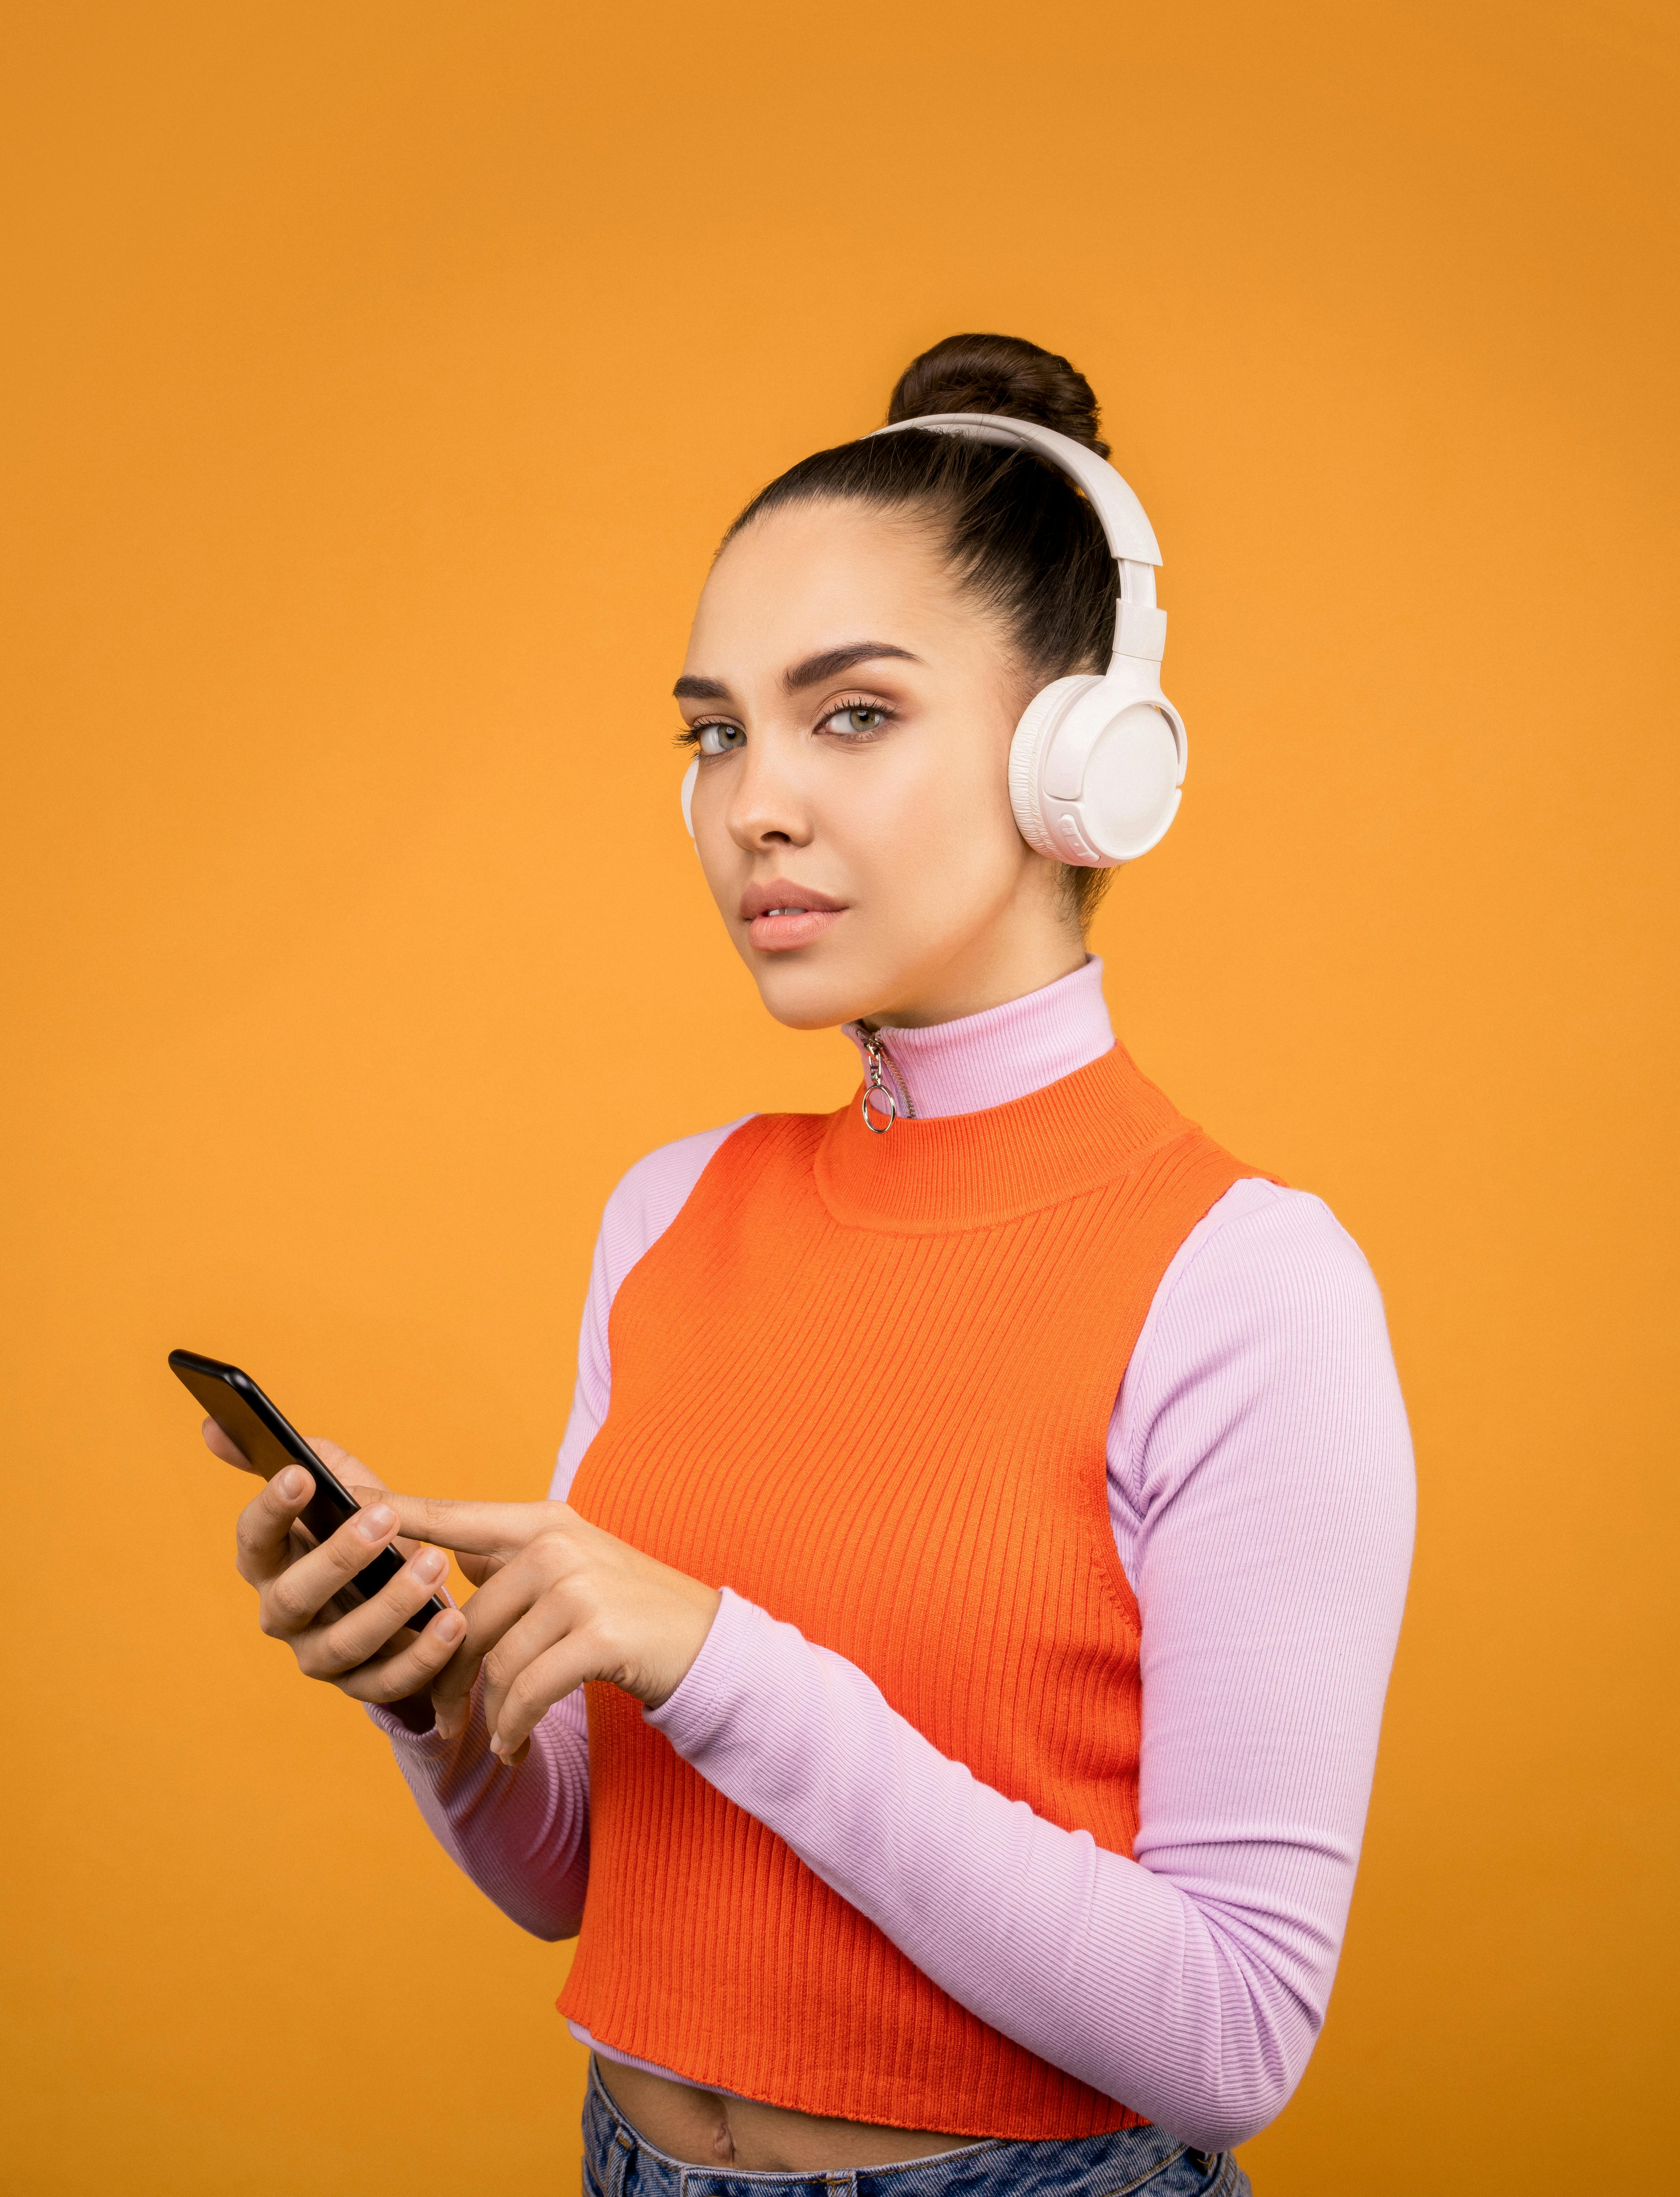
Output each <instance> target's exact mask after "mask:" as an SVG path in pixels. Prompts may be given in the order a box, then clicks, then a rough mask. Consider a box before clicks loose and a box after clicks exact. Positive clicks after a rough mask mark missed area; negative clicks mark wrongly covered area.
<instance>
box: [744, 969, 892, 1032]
mask: <svg viewBox="0 0 1680 2197" xmlns="http://www.w3.org/2000/svg"><path fill="white" fill-rule="evenodd" d="M752 975H753V981H754V983H756V985H757V987H758V996H759V998H760V999H761V1000H763V1002H764V1005H765V1006H766V1008H767V1009H768V1011H769V1012H770V1013H771V1014H772V1015H773V1016H774V1017H775V1018H776V1020H777V1021H778V1022H779V1023H782V1024H783V1025H784V1026H785V1028H786V1029H799V1030H816V1029H838V1028H839V1027H840V1025H841V1023H849V1022H855V1021H856V1020H857V1018H858V1017H859V1016H860V1015H864V1014H867V1013H868V1012H869V1009H868V1006H866V1004H865V1001H866V999H867V996H868V990H867V987H866V986H865V985H864V984H862V983H860V982H859V981H858V980H857V979H856V978H855V977H854V978H852V979H851V980H848V978H847V977H846V975H845V974H844V972H843V971H840V970H837V969H823V968H820V967H817V966H814V965H811V964H809V963H807V964H806V965H804V966H801V965H799V961H798V957H797V955H795V954H775V955H770V954H766V955H765V956H764V957H763V961H762V965H759V966H756V967H755V968H754V969H753V972H752Z"/></svg>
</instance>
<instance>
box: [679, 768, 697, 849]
mask: <svg viewBox="0 0 1680 2197" xmlns="http://www.w3.org/2000/svg"><path fill="white" fill-rule="evenodd" d="M699 775H700V758H699V756H695V758H694V760H693V762H691V763H690V764H689V766H688V768H687V769H686V771H684V773H683V774H682V826H683V829H684V831H686V832H687V834H688V836H689V838H691V839H692V838H693V837H694V781H695V780H696V779H697V778H698V776H699Z"/></svg>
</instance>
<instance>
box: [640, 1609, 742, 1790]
mask: <svg viewBox="0 0 1680 2197" xmlns="http://www.w3.org/2000/svg"><path fill="white" fill-rule="evenodd" d="M721 1592H722V1600H721V1603H720V1604H719V1606H718V1612H717V1615H716V1616H715V1618H713V1620H712V1623H711V1630H710V1632H708V1633H707V1635H706V1637H705V1639H704V1643H702V1645H701V1649H700V1652H699V1654H698V1655H697V1656H696V1657H695V1658H694V1661H693V1662H692V1664H691V1665H690V1666H689V1668H688V1674H687V1676H686V1678H684V1679H683V1681H682V1683H681V1685H680V1686H679V1687H678V1688H677V1690H676V1691H675V1693H674V1694H673V1695H672V1696H670V1698H669V1700H668V1701H663V1702H662V1703H661V1705H660V1706H659V1707H658V1708H657V1709H644V1710H643V1711H642V1715H643V1717H644V1718H645V1719H646V1721H647V1722H648V1723H649V1724H651V1725H652V1726H653V1728H654V1730H656V1731H662V1732H663V1733H664V1735H665V1736H666V1738H667V1739H668V1740H669V1742H671V1745H672V1746H673V1747H674V1748H675V1749H676V1751H677V1753H678V1754H681V1756H683V1757H684V1759H686V1760H688V1761H692V1760H693V1759H694V1757H695V1756H696V1755H698V1754H704V1751H705V1749H706V1748H707V1747H708V1746H709V1745H710V1742H712V1741H713V1740H715V1738H716V1737H717V1736H718V1735H719V1734H720V1733H721V1731H722V1730H723V1728H724V1726H725V1725H727V1723H728V1722H729V1719H730V1718H731V1717H732V1716H733V1713H735V1711H736V1710H737V1709H738V1708H739V1706H740V1702H741V1698H742V1695H743V1692H744V1690H746V1689H748V1688H750V1685H751V1684H752V1678H753V1671H754V1658H753V1655H752V1642H753V1640H754V1638H755V1637H756V1635H757V1634H758V1633H759V1631H760V1628H761V1627H762V1626H763V1625H764V1624H765V1622H766V1618H765V1613H764V1612H763V1611H762V1609H759V1607H758V1605H757V1604H756V1603H751V1602H748V1601H746V1600H745V1599H744V1597H742V1596H740V1595H739V1594H737V1593H736V1592H735V1590H734V1589H733V1587H728V1586H726V1587H725V1588H723V1589H722V1591H721Z"/></svg>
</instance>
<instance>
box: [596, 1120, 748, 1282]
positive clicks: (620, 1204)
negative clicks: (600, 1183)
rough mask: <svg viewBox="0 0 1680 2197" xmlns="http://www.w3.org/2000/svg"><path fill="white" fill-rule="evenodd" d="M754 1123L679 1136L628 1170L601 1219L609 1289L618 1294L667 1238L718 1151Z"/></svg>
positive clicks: (602, 1255) (727, 1124) (736, 1123)
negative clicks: (650, 1250)
mask: <svg viewBox="0 0 1680 2197" xmlns="http://www.w3.org/2000/svg"><path fill="white" fill-rule="evenodd" d="M753 1119H754V1116H752V1115H750V1114H742V1115H740V1116H738V1117H737V1118H736V1119H735V1120H734V1121H733V1122H725V1123H724V1124H723V1126H722V1127H721V1128H717V1129H699V1130H697V1131H696V1132H695V1133H694V1134H693V1135H692V1136H691V1137H678V1138H677V1139H675V1141H674V1142H673V1143H671V1144H669V1145H658V1146H656V1147H655V1149H654V1150H653V1151H651V1152H646V1153H644V1154H643V1156H642V1157H641V1158H640V1159H639V1160H638V1161H637V1162H635V1165H634V1167H631V1168H626V1169H625V1171H624V1173H623V1174H622V1175H621V1176H620V1177H619V1178H618V1180H617V1183H616V1184H615V1185H614V1186H613V1189H612V1192H611V1196H610V1197H608V1199H607V1201H606V1206H605V1210H604V1211H603V1213H602V1214H601V1232H600V1249H599V1252H598V1256H599V1257H600V1258H601V1259H602V1260H603V1261H604V1262H605V1267H606V1270H607V1271H606V1276H605V1278H606V1280H607V1283H608V1285H609V1287H610V1288H611V1289H616V1288H617V1284H618V1283H619V1282H620V1281H622V1280H623V1277H624V1276H625V1275H626V1274H627V1273H628V1272H629V1270H630V1268H631V1267H633V1266H634V1264H635V1262H636V1261H637V1260H638V1259H639V1258H640V1256H641V1255H642V1253H643V1252H644V1251H646V1249H648V1247H649V1246H650V1245H651V1244H652V1243H657V1242H658V1238H660V1237H661V1236H663V1234H664V1232H665V1231H666V1229H668V1228H669V1226H670V1225H671V1223H672V1221H673V1220H675V1219H676V1217H677V1215H678V1214H679V1213H681V1210H682V1209H683V1207H684V1206H685V1205H686V1203H687V1202H688V1197H689V1193H690V1191H692V1189H693V1187H694V1185H695V1184H696V1183H697V1182H698V1180H700V1177H701V1176H702V1175H703V1174H704V1173H705V1171H706V1169H707V1168H708V1167H709V1166H710V1163H711V1162H712V1160H713V1158H714V1157H715V1155H716V1154H717V1152H718V1151H720V1150H721V1147H722V1146H723V1145H725V1144H727V1141H728V1139H730V1138H731V1137H733V1135H734V1133H735V1132H736V1130H737V1129H739V1128H740V1127H742V1126H743V1124H744V1123H745V1122H750V1121H751V1120H753Z"/></svg>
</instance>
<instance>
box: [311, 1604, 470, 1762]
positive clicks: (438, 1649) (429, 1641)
mask: <svg viewBox="0 0 1680 2197" xmlns="http://www.w3.org/2000/svg"><path fill="white" fill-rule="evenodd" d="M465 1625H466V1619H465V1618H464V1617H463V1616H462V1615H461V1612H460V1610H458V1609H446V1610H445V1611H444V1612H443V1615H442V1616H441V1617H434V1618H433V1619H432V1622H431V1623H430V1624H429V1625H428V1626H426V1628H425V1629H424V1631H423V1632H421V1633H420V1637H419V1638H418V1639H416V1638H414V1637H413V1636H411V1635H410V1634H408V1633H407V1632H400V1633H398V1635H397V1640H398V1642H400V1643H402V1644H401V1645H394V1646H391V1647H389V1648H386V1649H384V1650H383V1651H381V1652H380V1653H379V1654H378V1655H372V1656H370V1657H369V1658H368V1661H366V1662H365V1663H362V1664H358V1665H357V1667H356V1669H355V1670H353V1671H346V1672H345V1674H344V1676H343V1677H342V1678H334V1679H333V1684H334V1685H335V1686H337V1687H338V1689H339V1692H340V1693H345V1694H348V1695H349V1696H350V1699H351V1700H352V1701H407V1700H408V1696H410V1695H411V1694H423V1693H426V1692H428V1691H429V1690H430V1689H431V1686H432V1681H433V1679H434V1678H436V1677H437V1673H438V1672H439V1671H441V1670H442V1669H443V1666H444V1664H445V1663H447V1662H448V1661H449V1657H450V1656H451V1655H453V1654H454V1652H455V1643H457V1641H458V1640H459V1639H460V1638H461V1629H462V1628H463V1626H465ZM444 1736H445V1737H448V1736H449V1735H448V1734H445V1735H444Z"/></svg>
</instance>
